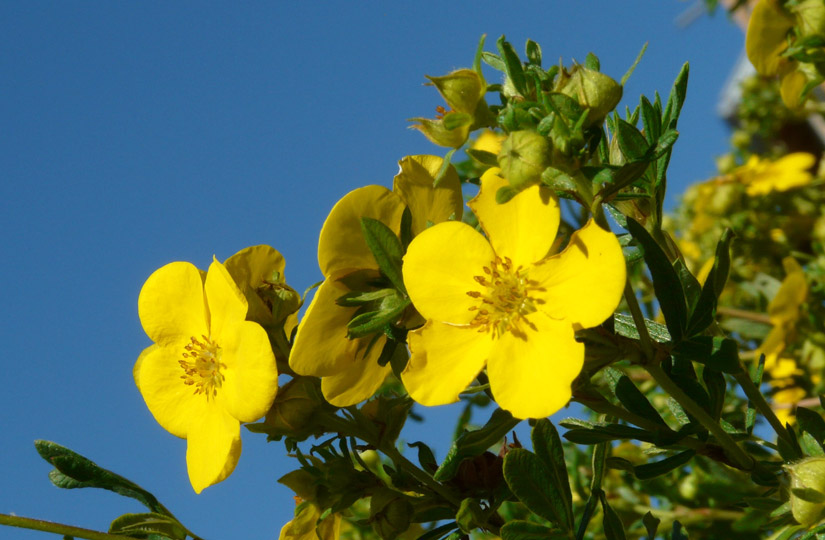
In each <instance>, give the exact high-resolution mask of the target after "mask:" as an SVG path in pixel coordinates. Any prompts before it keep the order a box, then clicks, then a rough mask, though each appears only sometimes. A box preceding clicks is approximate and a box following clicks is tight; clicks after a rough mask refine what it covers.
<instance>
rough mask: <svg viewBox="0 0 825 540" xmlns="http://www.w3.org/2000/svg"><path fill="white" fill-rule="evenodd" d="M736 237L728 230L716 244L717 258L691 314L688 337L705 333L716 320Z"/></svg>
mask: <svg viewBox="0 0 825 540" xmlns="http://www.w3.org/2000/svg"><path fill="white" fill-rule="evenodd" d="M734 237H735V234H734V233H733V231H732V230H730V229H726V230H725V232H724V233H722V238H720V239H719V243H718V244H716V257H715V259H714V261H713V268H712V269H711V271H710V273H709V274H708V277H707V279H706V280H705V284H704V285H703V286H702V293H701V295H700V297H699V300H698V302H697V303H696V307H695V308H694V309H693V310H692V312H691V314H690V320H689V321H688V329H687V333H688V335H695V334H699V333H701V332H703V331H704V330H705V329H706V328H707V327H708V326H710V324H711V323H712V322H713V321H714V320H715V318H716V303H717V301H718V299H719V295H720V294H722V290H723V289H724V288H725V282H726V281H727V279H728V272H729V271H730V243H731V241H732V240H733V238H734Z"/></svg>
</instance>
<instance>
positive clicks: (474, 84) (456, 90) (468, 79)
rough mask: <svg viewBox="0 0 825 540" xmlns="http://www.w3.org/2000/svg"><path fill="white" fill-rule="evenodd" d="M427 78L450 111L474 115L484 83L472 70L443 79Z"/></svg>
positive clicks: (482, 92)
mask: <svg viewBox="0 0 825 540" xmlns="http://www.w3.org/2000/svg"><path fill="white" fill-rule="evenodd" d="M427 78H428V79H429V80H430V81H431V82H432V84H433V86H435V87H436V88H437V89H438V93H439V94H441V97H443V98H444V101H446V102H447V105H448V106H449V107H450V109H451V110H453V111H456V112H464V113H469V114H473V113H475V110H476V107H477V106H478V102H479V101H481V98H482V96H484V92H485V90H486V88H485V86H486V85H485V84H484V81H483V80H481V77H479V76H478V73H476V72H475V71H473V70H472V69H459V70H456V71H453V72H452V73H450V74H448V75H444V76H443V77H430V76H429V75H428V76H427Z"/></svg>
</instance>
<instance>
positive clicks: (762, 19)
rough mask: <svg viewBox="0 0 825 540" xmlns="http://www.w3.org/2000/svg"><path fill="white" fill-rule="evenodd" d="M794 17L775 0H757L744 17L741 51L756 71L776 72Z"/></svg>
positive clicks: (781, 59)
mask: <svg viewBox="0 0 825 540" xmlns="http://www.w3.org/2000/svg"><path fill="white" fill-rule="evenodd" d="M793 26H794V21H793V19H792V18H791V17H789V16H788V15H787V14H786V13H785V11H784V10H783V9H782V8H781V7H780V6H779V5H777V2H776V0H759V2H757V4H756V5H755V6H754V8H753V11H752V12H751V18H750V21H748V33H747V35H746V37H745V51H746V52H747V54H748V59H749V60H750V61H751V64H753V67H755V68H756V71H758V72H759V74H760V75H776V73H777V71H779V67H780V64H781V63H783V62H786V60H784V59H783V58H781V57H780V56H779V55H780V54H782V52H783V51H784V50H785V49H786V48H787V47H788V42H787V39H786V36H787V34H788V31H789V30H790V29H791V28H793Z"/></svg>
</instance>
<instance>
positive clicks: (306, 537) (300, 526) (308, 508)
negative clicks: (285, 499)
mask: <svg viewBox="0 0 825 540" xmlns="http://www.w3.org/2000/svg"><path fill="white" fill-rule="evenodd" d="M334 515H337V516H340V514H334ZM319 517H321V510H320V509H319V508H318V507H317V506H315V505H314V504H312V503H304V504H303V505H302V506H299V507H298V509H297V512H296V513H295V518H294V519H292V521H289V522H287V524H286V525H284V526H283V527H282V528H281V535H280V536H279V537H278V540H318V535H317V534H316V532H315V527H316V523H317V522H318V518H319ZM325 521H326V520H325ZM336 539H337V537H336Z"/></svg>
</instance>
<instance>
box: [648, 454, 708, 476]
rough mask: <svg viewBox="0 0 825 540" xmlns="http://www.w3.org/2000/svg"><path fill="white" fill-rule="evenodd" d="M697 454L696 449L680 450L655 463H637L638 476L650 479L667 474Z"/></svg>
mask: <svg viewBox="0 0 825 540" xmlns="http://www.w3.org/2000/svg"><path fill="white" fill-rule="evenodd" d="M695 455H696V452H695V451H694V450H685V451H684V452H679V453H678V454H676V455H673V456H670V457H669V458H665V459H662V460H660V461H654V462H653V463H645V464H644V465H637V466H636V467H635V474H636V478H638V479H639V480H648V479H650V478H655V477H657V476H661V475H663V474H667V473H669V472H670V471H672V470H673V469H676V468H678V467H681V466H682V465H684V464H685V463H687V462H688V461H690V460H691V459H693V456H695Z"/></svg>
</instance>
